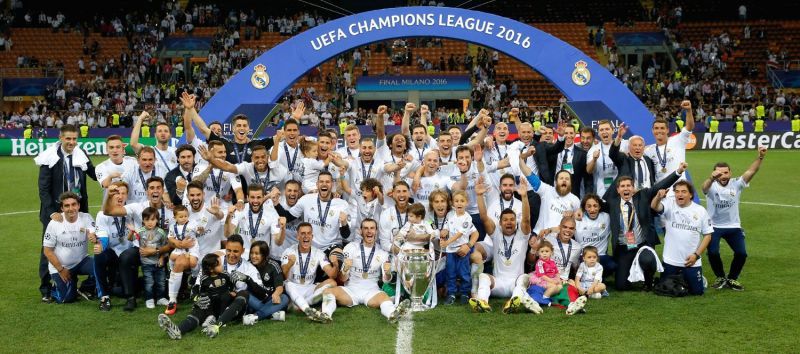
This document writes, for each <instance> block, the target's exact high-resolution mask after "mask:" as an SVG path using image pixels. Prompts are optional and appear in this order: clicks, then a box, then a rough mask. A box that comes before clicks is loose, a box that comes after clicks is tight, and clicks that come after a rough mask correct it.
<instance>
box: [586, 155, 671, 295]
mask: <svg viewBox="0 0 800 354" xmlns="http://www.w3.org/2000/svg"><path fill="white" fill-rule="evenodd" d="M685 170H686V163H685V162H684V163H681V165H680V167H678V169H677V170H676V171H675V172H674V173H672V174H670V175H668V176H667V177H665V178H664V179H662V180H661V181H659V182H658V183H656V184H655V185H654V186H653V187H652V188H644V189H639V190H636V189H635V188H634V180H633V178H631V177H630V176H621V177H619V178H617V181H616V184H615V185H616V188H609V189H608V191H606V194H605V196H604V198H603V199H604V200H605V203H603V205H602V206H601V209H602V211H605V212H607V213H608V214H609V216H610V219H611V239H612V242H613V243H614V258H615V261H616V262H617V264H618V265H619V266H618V267H617V273H616V281H615V284H616V288H617V290H627V289H629V288H630V286H631V283H630V282H629V281H628V275H629V274H630V269H631V264H633V262H634V260H635V259H636V258H637V255H638V260H639V267H640V268H641V269H642V273H643V278H644V289H645V290H649V289H651V288H652V286H653V275H654V274H655V272H656V268H657V266H658V265H657V263H656V255H655V253H653V252H651V251H648V250H643V251H642V252H641V254H639V249H640V248H642V247H644V246H649V247H655V246H656V245H657V244H659V243H661V242H660V241H659V240H658V235H656V230H655V227H654V226H653V214H652V212H651V209H650V202H651V201H652V200H653V197H655V196H656V194H657V193H658V191H659V190H661V189H665V188H669V186H671V185H672V184H673V183H675V181H677V180H678V178H680V176H681V174H683V172H684V171H685Z"/></svg>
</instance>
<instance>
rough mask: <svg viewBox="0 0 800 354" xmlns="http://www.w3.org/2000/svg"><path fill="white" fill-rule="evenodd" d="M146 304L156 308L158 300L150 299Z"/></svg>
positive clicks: (148, 306)
mask: <svg viewBox="0 0 800 354" xmlns="http://www.w3.org/2000/svg"><path fill="white" fill-rule="evenodd" d="M144 306H146V307H147V308H149V309H154V308H156V302H155V301H153V299H150V300H147V301H145V302H144Z"/></svg>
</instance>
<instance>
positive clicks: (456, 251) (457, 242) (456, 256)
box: [440, 190, 478, 305]
mask: <svg viewBox="0 0 800 354" xmlns="http://www.w3.org/2000/svg"><path fill="white" fill-rule="evenodd" d="M466 207H467V193H466V192H465V191H462V190H459V191H456V192H454V193H453V211H451V212H450V214H448V216H447V231H448V236H447V238H446V239H443V240H441V241H440V246H441V247H445V253H447V261H446V266H445V272H446V273H447V294H448V295H447V299H446V300H445V301H444V304H445V305H452V304H453V303H455V301H456V294H457V293H458V292H457V290H458V289H456V279H459V278H460V279H461V287H460V290H461V303H462V304H466V303H467V301H468V300H469V297H470V291H471V290H472V277H471V276H470V263H469V262H470V261H469V257H470V255H471V254H472V250H473V247H474V246H475V243H476V242H477V241H478V230H476V229H475V225H474V224H473V223H472V216H470V215H469V214H467V212H466Z"/></svg>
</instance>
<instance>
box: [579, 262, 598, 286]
mask: <svg viewBox="0 0 800 354" xmlns="http://www.w3.org/2000/svg"><path fill="white" fill-rule="evenodd" d="M575 278H577V279H578V281H579V282H580V283H581V286H583V287H587V286H588V285H590V284H592V283H594V282H598V283H602V282H603V265H602V264H600V262H597V263H595V265H594V266H593V267H590V266H588V265H586V263H585V262H583V263H581V265H580V266H579V267H578V272H577V273H575Z"/></svg>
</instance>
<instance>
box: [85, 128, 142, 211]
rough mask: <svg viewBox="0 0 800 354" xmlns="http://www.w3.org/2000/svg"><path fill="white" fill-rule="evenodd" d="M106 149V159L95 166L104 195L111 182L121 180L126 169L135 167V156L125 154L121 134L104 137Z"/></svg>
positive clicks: (129, 169)
mask: <svg viewBox="0 0 800 354" xmlns="http://www.w3.org/2000/svg"><path fill="white" fill-rule="evenodd" d="M106 150H107V152H108V159H107V160H105V161H103V162H101V163H100V164H99V165H97V167H95V174H96V175H97V182H98V183H100V187H101V188H103V194H104V195H103V196H104V197H105V190H106V188H108V186H109V185H111V183H113V182H116V181H119V180H121V177H122V176H124V175H125V172H126V171H131V170H133V169H134V168H136V158H134V157H131V156H125V143H124V142H123V141H122V137H121V136H119V135H109V136H108V138H106Z"/></svg>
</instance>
